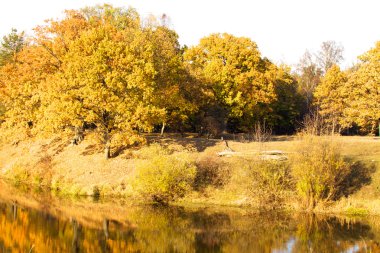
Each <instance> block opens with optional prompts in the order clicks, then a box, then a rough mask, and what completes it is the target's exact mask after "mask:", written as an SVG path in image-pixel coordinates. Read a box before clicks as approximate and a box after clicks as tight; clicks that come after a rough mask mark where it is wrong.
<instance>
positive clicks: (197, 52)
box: [184, 34, 275, 129]
mask: <svg viewBox="0 0 380 253" xmlns="http://www.w3.org/2000/svg"><path fill="white" fill-rule="evenodd" d="M184 58H185V62H186V64H187V66H188V67H189V69H190V71H191V73H192V74H193V75H194V76H197V77H198V78H199V79H200V80H201V82H202V83H203V84H204V91H205V92H207V93H208V97H209V101H210V102H211V103H213V104H214V105H216V106H217V107H221V108H223V110H224V111H225V114H226V115H227V116H226V117H227V120H229V121H237V122H238V124H239V125H242V126H245V127H247V128H248V129H249V128H250V127H252V122H254V121H256V120H259V119H260V118H259V115H260V113H261V109H262V108H263V107H265V105H266V104H268V103H270V102H272V101H273V100H274V99H275V93H274V82H273V81H274V80H273V79H272V78H271V77H270V74H269V73H268V72H267V71H266V64H265V62H264V60H263V59H262V58H261V55H260V52H259V50H258V49H257V45H256V43H254V42H253V41H251V40H250V39H248V38H244V37H234V36H232V35H229V34H212V35H210V36H208V37H205V38H203V39H201V41H200V43H199V45H197V46H195V47H192V48H190V49H188V50H187V51H186V52H185V55H184ZM214 111H216V112H218V110H217V109H214ZM206 113H207V112H206ZM220 115H222V116H223V113H222V112H221V111H220V110H219V116H220Z"/></svg>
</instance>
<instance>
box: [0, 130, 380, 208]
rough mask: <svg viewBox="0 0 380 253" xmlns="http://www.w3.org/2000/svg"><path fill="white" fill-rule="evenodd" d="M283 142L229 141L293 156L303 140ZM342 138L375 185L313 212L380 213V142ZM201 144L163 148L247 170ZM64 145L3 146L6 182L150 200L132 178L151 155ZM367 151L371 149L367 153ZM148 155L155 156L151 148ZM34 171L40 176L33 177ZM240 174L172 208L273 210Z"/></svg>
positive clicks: (217, 146) (0, 163)
mask: <svg viewBox="0 0 380 253" xmlns="http://www.w3.org/2000/svg"><path fill="white" fill-rule="evenodd" d="M281 139H282V140H283V139H285V141H278V140H276V141H272V142H268V143H238V142H233V141H231V142H229V143H230V146H231V147H232V148H233V149H234V150H236V151H246V150H251V151H252V150H260V149H261V150H284V151H285V152H289V153H290V152H293V150H294V146H296V145H298V144H297V139H295V138H294V137H290V138H289V139H286V138H283V137H282V138H281ZM338 139H340V141H343V142H344V146H345V147H346V149H347V147H348V146H349V145H351V146H361V147H356V148H357V149H355V150H354V151H349V150H343V153H344V154H345V155H346V156H347V155H348V156H350V157H358V156H361V155H362V154H363V153H366V156H361V161H364V162H366V163H367V162H369V163H370V164H372V163H373V166H374V170H375V171H374V172H372V174H371V178H370V182H369V183H367V184H364V185H363V186H361V187H360V188H358V190H356V192H353V193H352V194H351V195H349V196H348V197H343V198H340V199H339V200H337V201H333V202H330V203H329V204H328V205H317V206H316V208H315V209H313V210H312V212H314V213H321V214H337V215H340V214H344V215H380V201H378V200H377V199H376V197H377V196H378V195H377V194H379V195H380V193H378V192H377V188H376V185H375V184H376V182H377V180H378V175H377V171H378V168H379V164H380V162H379V161H377V160H375V159H378V158H377V157H378V152H380V148H378V149H374V152H373V153H372V154H371V153H368V150H369V149H371V148H373V147H376V145H378V143H377V141H378V140H377V139H374V138H370V137H352V138H349V137H347V138H345V137H338ZM201 141H202V142H205V140H204V139H202V140H199V139H196V138H194V139H190V138H183V139H181V140H180V141H178V140H176V139H173V138H167V139H164V140H161V142H162V143H163V144H162V143H161V144H162V145H167V146H168V147H170V148H172V149H176V151H175V152H178V154H180V153H184V152H190V155H192V156H193V157H194V159H195V160H197V161H198V160H202V159H203V160H204V161H205V164H206V165H207V166H211V167H212V166H213V165H214V164H218V165H220V166H222V165H223V166H225V167H231V166H234V167H233V169H237V168H239V166H240V167H241V166H242V165H241V161H238V160H236V161H235V160H234V159H235V158H226V157H217V155H216V154H217V153H218V152H220V151H222V150H223V149H224V143H223V142H222V141H218V140H212V141H210V143H206V144H204V143H203V144H204V145H205V147H197V146H196V144H197V143H198V142H201ZM178 143H181V144H182V145H179V144H178ZM184 143H185V144H184ZM63 144H65V142H64V141H63V140H62V139H61V140H59V138H54V139H49V140H43V141H42V140H40V141H25V142H23V143H20V144H18V145H17V146H14V145H10V144H8V145H3V146H2V147H1V148H0V178H3V179H4V180H5V181H7V183H9V184H16V185H17V184H29V187H31V188H36V189H39V188H45V190H46V189H49V190H48V191H49V192H50V193H51V194H52V195H57V196H58V197H64V198H65V197H68V198H72V197H74V198H75V196H90V197H94V198H99V197H100V198H103V197H106V198H116V199H118V198H121V199H126V200H128V201H130V200H132V201H134V202H138V203H148V202H149V201H148V202H147V201H146V199H144V198H142V197H141V195H140V194H138V193H137V192H136V191H135V189H133V186H132V185H133V182H132V179H133V177H134V176H135V174H136V166H135V165H136V163H139V162H140V161H141V160H144V155H145V154H143V153H141V151H139V150H127V151H126V152H124V153H122V154H121V155H119V156H118V157H116V158H112V159H110V160H103V159H102V157H103V155H102V154H101V153H99V152H96V147H94V143H93V142H91V141H85V142H84V143H81V144H80V145H78V146H68V145H63ZM190 144H191V145H190ZM363 147H365V149H364V150H363ZM90 148H92V149H93V150H91V149H90ZM197 148H198V149H197ZM188 150H190V151H188ZM358 150H359V151H360V152H358ZM147 151H148V152H150V151H151V150H147ZM85 152H87V153H85ZM138 152H140V153H138ZM349 152H351V153H349ZM5 154H8V155H5ZM9 154H10V155H9ZM69 157H71V158H72V159H71V160H70V159H69V160H68V158H69ZM379 157H380V156H379ZM147 160H149V159H147ZM374 160H375V161H374ZM243 162H244V161H243ZM239 163H240V164H239ZM22 166H25V168H22ZM26 168H28V169H26ZM32 169H33V170H35V171H37V172H38V173H37V174H36V173H32V172H31V171H32ZM28 171H29V172H28ZM234 173H235V174H231V178H232V179H230V181H232V182H233V183H223V182H222V183H220V182H219V181H218V182H216V183H213V184H211V183H210V184H209V185H206V186H204V188H202V189H201V190H200V189H198V190H196V189H193V190H191V191H190V192H188V193H187V194H186V195H185V196H184V197H182V198H179V199H178V200H175V201H171V203H170V205H174V206H192V205H198V206H208V207H209V206H220V207H232V208H250V209H253V210H260V209H263V210H271V209H273V208H262V207H264V206H263V205H261V206H260V204H258V202H257V201H256V202H255V201H252V198H251V196H249V193H248V192H247V189H243V185H244V184H245V185H246V183H247V182H246V181H244V180H246V178H244V176H242V175H241V171H237V172H234ZM239 173H240V174H239ZM218 180H219V179H218ZM379 182H380V177H379ZM202 187H203V186H202ZM331 203H332V204H331ZM274 209H276V210H281V211H284V210H285V211H297V212H299V211H302V210H305V209H304V208H303V207H302V206H301V205H300V203H299V201H296V199H295V198H294V196H291V197H287V198H285V201H284V203H283V204H282V206H280V207H277V208H274Z"/></svg>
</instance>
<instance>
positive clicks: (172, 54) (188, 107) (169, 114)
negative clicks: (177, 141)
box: [144, 21, 198, 135]
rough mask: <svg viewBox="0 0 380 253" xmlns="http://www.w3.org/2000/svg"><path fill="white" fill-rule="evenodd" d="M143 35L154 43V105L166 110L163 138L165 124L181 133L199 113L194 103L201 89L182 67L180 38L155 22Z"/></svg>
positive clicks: (163, 119) (163, 122) (145, 29)
mask: <svg viewBox="0 0 380 253" xmlns="http://www.w3.org/2000/svg"><path fill="white" fill-rule="evenodd" d="M151 22H152V21H151ZM144 34H145V36H146V40H147V41H151V42H152V46H153V48H152V49H153V60H154V69H155V70H156V74H155V76H154V83H155V91H154V97H153V98H154V101H152V103H153V104H155V105H156V106H158V107H159V108H161V109H163V110H164V111H165V114H164V115H163V118H162V119H161V121H162V122H161V123H162V128H161V135H162V134H163V131H164V128H165V126H166V125H168V126H169V127H171V128H172V129H175V130H177V131H178V130H179V131H182V128H183V126H184V125H185V123H186V122H187V121H188V119H189V115H191V114H192V113H194V112H195V111H196V110H197V105H196V103H195V102H194V100H195V98H196V97H197V94H196V93H197V91H198V90H197V89H196V87H195V86H193V85H192V82H191V81H192V79H191V77H190V75H189V74H188V72H187V71H186V69H185V67H184V65H183V60H182V50H181V48H180V45H179V42H178V35H177V34H176V33H175V31H173V30H170V29H169V28H168V27H165V26H161V25H157V24H155V23H150V24H149V26H147V27H145V28H144Z"/></svg>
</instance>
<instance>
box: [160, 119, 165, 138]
mask: <svg viewBox="0 0 380 253" xmlns="http://www.w3.org/2000/svg"><path fill="white" fill-rule="evenodd" d="M164 131H165V122H162V127H161V137H163V136H164Z"/></svg>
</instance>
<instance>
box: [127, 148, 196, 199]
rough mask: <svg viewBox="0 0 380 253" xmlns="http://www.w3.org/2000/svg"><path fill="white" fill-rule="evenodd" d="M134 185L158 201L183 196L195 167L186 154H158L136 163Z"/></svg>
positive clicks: (190, 184)
mask: <svg viewBox="0 0 380 253" xmlns="http://www.w3.org/2000/svg"><path fill="white" fill-rule="evenodd" d="M136 169H137V177H136V179H135V182H134V187H135V188H136V190H137V191H138V192H140V193H141V194H142V195H143V196H145V197H147V198H149V199H151V200H153V201H155V202H160V203H168V202H169V201H173V200H175V199H177V198H179V197H183V196H184V195H185V194H186V193H187V192H188V191H189V190H191V186H192V184H193V182H194V178H195V174H196V167H195V164H194V162H193V161H192V159H190V157H189V156H188V155H187V154H181V155H176V156H174V155H158V156H155V157H153V158H152V159H150V160H147V161H143V162H141V163H139V164H138V165H137V168H136Z"/></svg>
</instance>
